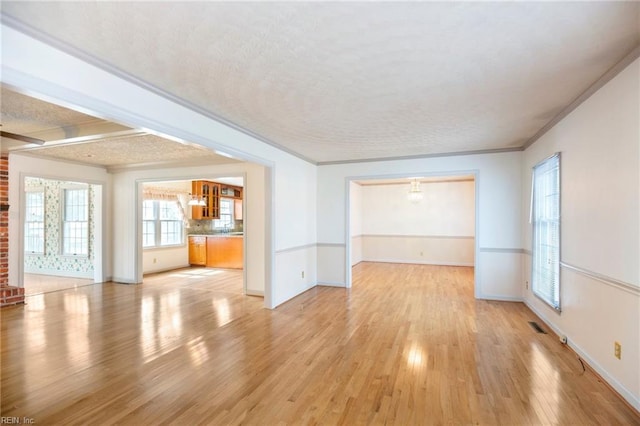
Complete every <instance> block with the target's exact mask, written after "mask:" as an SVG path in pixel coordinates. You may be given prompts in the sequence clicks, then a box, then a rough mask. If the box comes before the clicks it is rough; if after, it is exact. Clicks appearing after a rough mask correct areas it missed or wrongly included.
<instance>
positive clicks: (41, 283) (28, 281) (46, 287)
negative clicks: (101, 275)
mask: <svg viewBox="0 0 640 426" xmlns="http://www.w3.org/2000/svg"><path fill="white" fill-rule="evenodd" d="M92 284H94V281H93V279H88V278H72V277H58V276H54V275H40V274H24V294H26V295H27V296H32V295H34V294H42V293H50V292H52V291H59V290H68V289H72V288H78V287H83V286H86V285H92Z"/></svg>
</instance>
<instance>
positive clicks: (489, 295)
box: [478, 294, 524, 302]
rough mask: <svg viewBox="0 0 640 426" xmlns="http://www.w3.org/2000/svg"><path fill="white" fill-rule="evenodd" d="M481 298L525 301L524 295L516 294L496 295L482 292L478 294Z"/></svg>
mask: <svg viewBox="0 0 640 426" xmlns="http://www.w3.org/2000/svg"><path fill="white" fill-rule="evenodd" d="M478 299H480V300H495V301H497V302H524V299H523V298H522V297H516V296H494V295H492V294H480V295H478Z"/></svg>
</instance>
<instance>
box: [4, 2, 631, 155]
mask: <svg viewBox="0 0 640 426" xmlns="http://www.w3.org/2000/svg"><path fill="white" fill-rule="evenodd" d="M2 8H3V13H5V14H7V15H8V16H10V17H12V19H14V20H15V21H13V22H14V24H13V25H19V24H16V23H15V22H22V24H20V25H28V26H30V27H32V28H33V29H36V31H39V32H41V33H42V34H46V35H47V36H46V37H49V36H50V37H53V38H55V39H57V40H59V41H62V42H63V43H66V44H67V45H69V46H72V47H73V48H76V49H80V50H81V51H83V52H85V53H86V54H89V55H91V56H93V57H95V58H99V59H100V60H101V61H103V62H104V63H106V64H109V65H111V66H115V67H117V68H118V69H120V70H122V71H123V72H125V73H128V74H130V75H132V76H135V77H137V78H140V79H142V80H145V81H146V82H148V83H151V84H153V85H155V86H156V87H158V88H160V89H162V90H164V91H166V92H168V93H170V94H172V95H174V96H177V97H180V98H182V99H184V100H185V101H187V102H189V103H191V104H193V105H194V106H195V107H197V108H202V109H204V110H206V111H208V112H209V113H211V114H213V115H215V116H218V117H221V118H223V119H224V120H227V121H228V122H231V123H233V124H235V125H237V126H239V127H242V128H244V129H246V130H247V131H249V132H251V133H253V134H257V135H259V136H260V137H262V138H263V139H265V140H267V141H270V142H272V143H274V144H277V145H280V146H282V147H285V148H286V149H288V150H291V151H293V152H295V153H297V154H299V155H300V156H302V157H304V158H307V159H311V160H312V161H316V162H329V161H344V160H357V159H371V158H388V157H402V156H415V155H427V154H438V153H449V152H462V151H476V150H488V149H504V148H514V147H521V146H523V144H525V142H526V141H527V140H529V139H530V138H531V137H532V136H533V135H535V133H536V132H537V131H539V130H540V129H541V128H542V127H544V126H545V124H547V123H548V122H549V121H550V120H552V119H553V118H554V117H555V116H556V115H557V114H558V113H559V112H560V111H561V110H562V109H563V108H564V107H566V106H567V105H569V104H570V103H571V102H572V101H573V100H574V99H576V98H577V97H578V96H579V95H580V94H581V93H583V92H584V91H585V90H586V89H587V88H588V87H589V86H590V85H591V84H593V83H594V82H595V81H596V80H597V79H598V78H599V77H600V76H601V75H603V74H604V73H605V72H606V71H607V70H608V69H610V68H611V67H612V66H613V65H615V64H616V63H617V62H618V61H620V60H621V59H622V58H623V57H625V55H626V54H628V53H629V52H630V51H631V50H632V49H633V48H635V47H636V46H638V45H639V44H640V25H639V23H640V3H638V2H513V3H507V2H460V3H458V2H441V3H440V2H437V3H436V2H425V3H418V2H411V3H399V2H385V3H372V2H362V3H334V2H331V3H329V2H326V3H323V2H315V3H301V2H291V3H272V2H267V3H243V2H238V3H221V2H162V3H155V2H89V3H78V2H38V3H35V2H11V1H5V2H3V6H2ZM46 37H45V38H46Z"/></svg>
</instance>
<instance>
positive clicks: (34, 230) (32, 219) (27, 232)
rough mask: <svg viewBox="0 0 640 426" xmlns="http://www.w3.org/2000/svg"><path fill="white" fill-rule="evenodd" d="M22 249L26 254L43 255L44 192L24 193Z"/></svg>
mask: <svg viewBox="0 0 640 426" xmlns="http://www.w3.org/2000/svg"><path fill="white" fill-rule="evenodd" d="M24 249H25V252H27V253H44V192H43V191H35V192H32V191H29V192H27V193H26V204H25V224H24Z"/></svg>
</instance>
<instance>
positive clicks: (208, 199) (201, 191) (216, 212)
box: [191, 180, 220, 220]
mask: <svg viewBox="0 0 640 426" xmlns="http://www.w3.org/2000/svg"><path fill="white" fill-rule="evenodd" d="M191 194H193V195H194V196H196V197H200V198H202V199H203V200H204V204H205V205H204V206H191V217H192V218H193V219H196V220H199V219H219V218H220V184H219V183H216V182H209V181H206V180H195V181H193V182H191Z"/></svg>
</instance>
